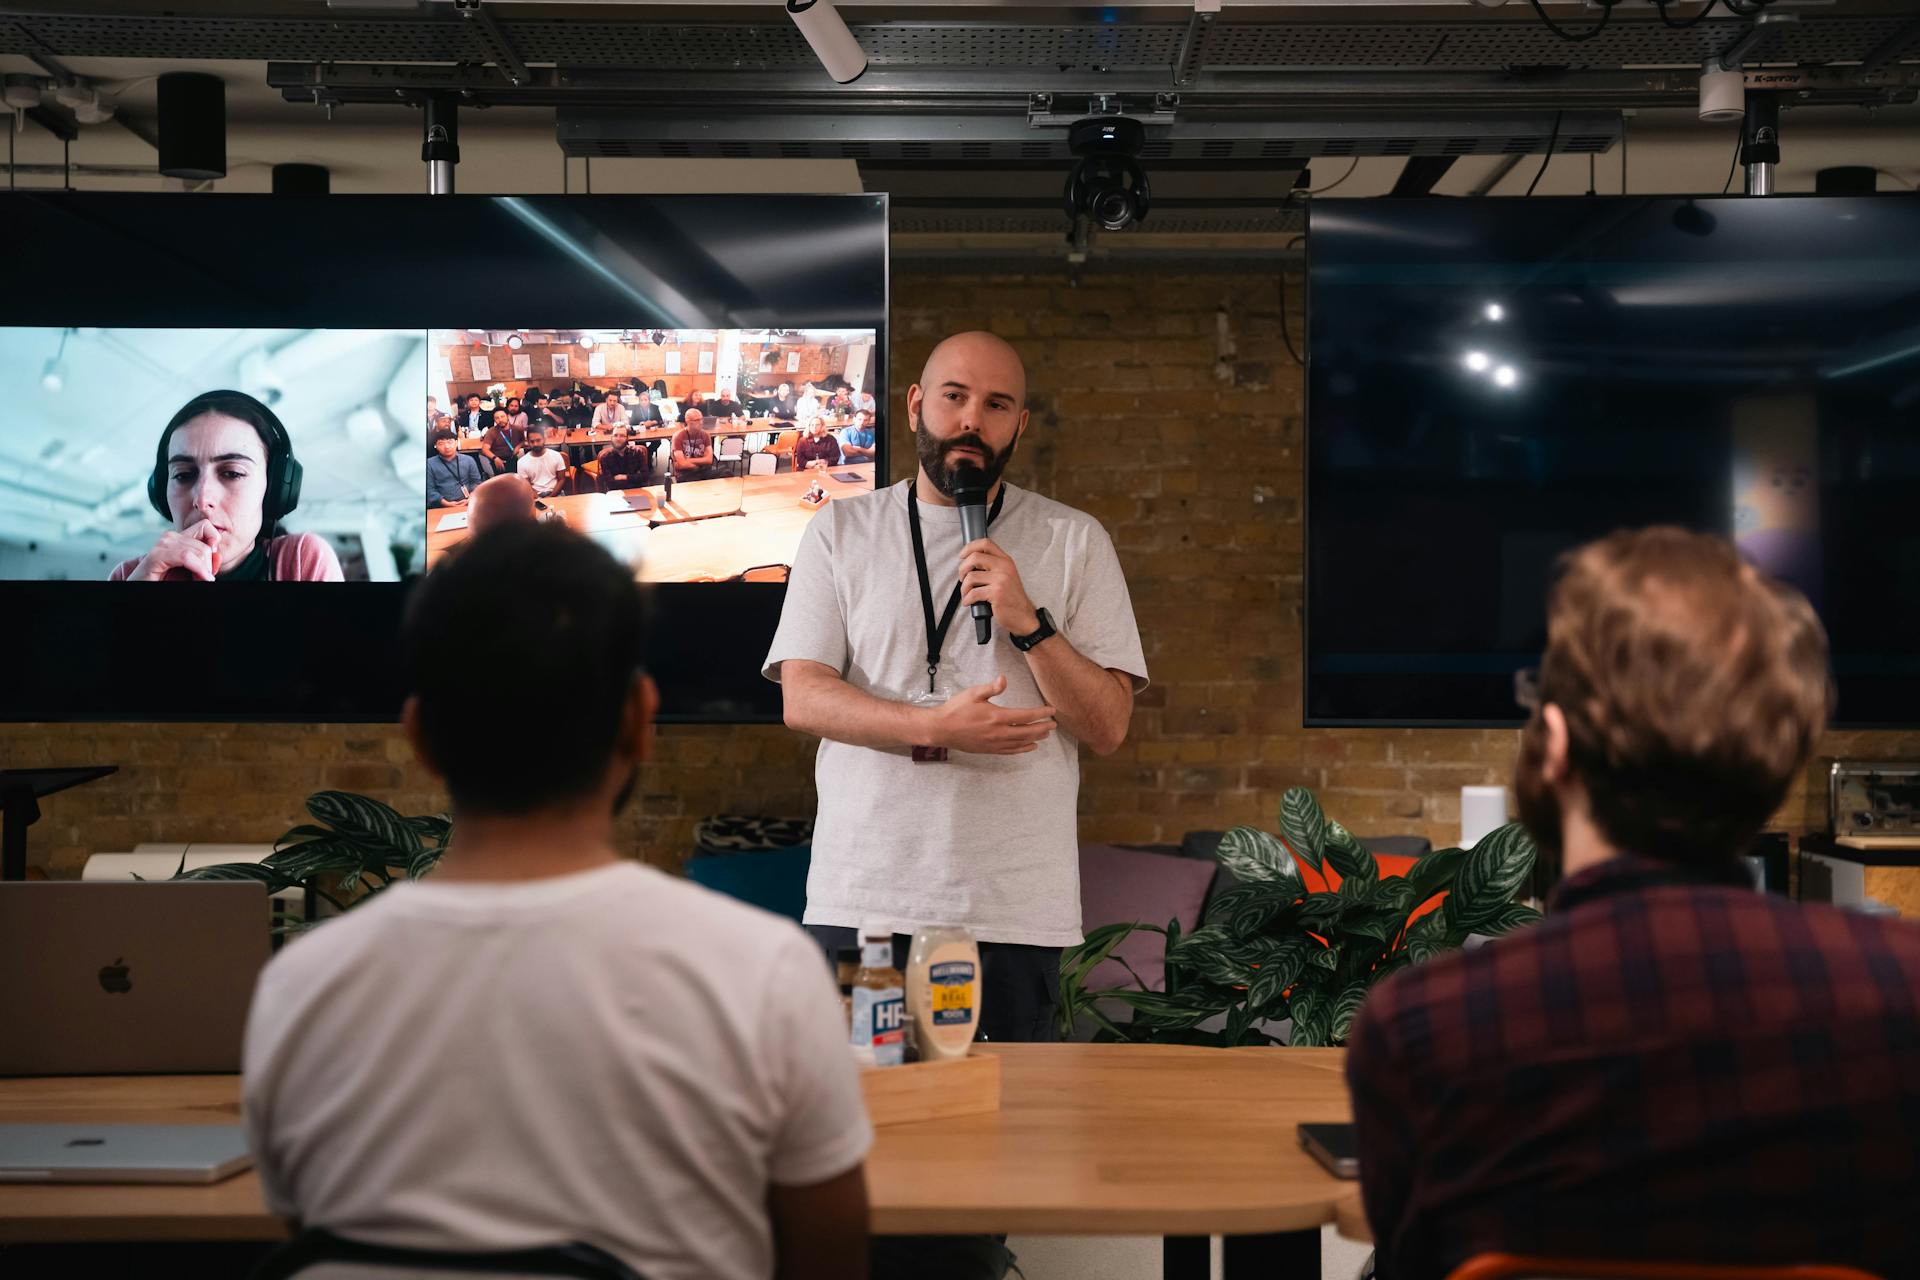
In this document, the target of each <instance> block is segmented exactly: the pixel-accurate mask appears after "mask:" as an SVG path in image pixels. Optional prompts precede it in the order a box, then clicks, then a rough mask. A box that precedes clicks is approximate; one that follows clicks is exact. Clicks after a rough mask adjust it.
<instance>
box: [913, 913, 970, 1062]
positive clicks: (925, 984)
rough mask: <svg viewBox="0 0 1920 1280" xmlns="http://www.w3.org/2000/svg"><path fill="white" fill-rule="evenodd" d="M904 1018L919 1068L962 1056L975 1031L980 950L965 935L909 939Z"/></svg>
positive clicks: (924, 934) (940, 933)
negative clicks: (909, 1026)
mask: <svg viewBox="0 0 1920 1280" xmlns="http://www.w3.org/2000/svg"><path fill="white" fill-rule="evenodd" d="M907 1016H908V1017H909V1018H910V1019H911V1020H912V1022H913V1038H914V1043H915V1044H916V1045H918V1046H919V1049H920V1061H922V1062H946V1061H950V1060H952V1059H954V1058H964V1057H966V1056H967V1048H968V1046H969V1045H971V1044H972V1043H973V1037H974V1033H975V1032H977V1031H978V1030H979V1029H980V947H979V945H978V944H977V943H975V942H974V940H973V935H972V934H971V933H968V932H967V931H966V930H965V929H961V928H957V927H953V926H944V927H933V928H927V929H922V930H921V931H920V932H918V933H916V934H914V935H913V949H912V950H911V951H909V952H908V953H907Z"/></svg>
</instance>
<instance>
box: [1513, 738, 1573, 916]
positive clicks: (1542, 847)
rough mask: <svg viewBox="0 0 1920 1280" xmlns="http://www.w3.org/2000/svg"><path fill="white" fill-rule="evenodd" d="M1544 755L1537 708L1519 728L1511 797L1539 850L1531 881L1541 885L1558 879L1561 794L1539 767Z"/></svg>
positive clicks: (1522, 822) (1544, 750)
mask: <svg viewBox="0 0 1920 1280" xmlns="http://www.w3.org/2000/svg"><path fill="white" fill-rule="evenodd" d="M1546 754H1547V726H1546V723H1545V722H1544V721H1543V720H1542V719H1541V718H1540V713H1539V712H1538V711H1536V712H1534V713H1533V719H1532V720H1530V721H1528V722H1527V727H1526V728H1524V729H1522V730H1521V731H1520V756H1519V759H1517V760H1516V761H1515V762H1514V766H1513V800H1514V805H1515V807H1516V808H1518V809H1519V811H1520V823H1521V825H1522V826H1524V827H1526V829H1527V833H1528V834H1529V835H1531V836H1532V837H1533V843H1534V846H1535V847H1536V848H1538V849H1539V851H1540V852H1539V856H1538V858H1537V859H1536V862H1535V865H1534V869H1533V883H1534V884H1535V885H1536V886H1540V887H1542V888H1544V887H1545V886H1548V885H1552V884H1554V883H1555V882H1557V881H1558V880H1559V879H1560V858H1561V852H1562V851H1561V848H1560V836H1561V831H1560V821H1561V817H1562V815H1561V812H1560V797H1559V796H1557V795H1555V794H1554V790H1553V788H1552V787H1551V786H1550V785H1548V783H1547V780H1546V778H1545V777H1543V776H1542V773H1541V769H1542V765H1543V764H1544V763H1545V760H1546Z"/></svg>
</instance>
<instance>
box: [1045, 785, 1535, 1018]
mask: <svg viewBox="0 0 1920 1280" xmlns="http://www.w3.org/2000/svg"><path fill="white" fill-rule="evenodd" d="M1218 856H1219V859H1220V862H1221V865H1223V866H1225V867H1226V868H1227V870H1229V871H1231V872H1233V874H1234V876H1235V877H1236V878H1237V879H1238V880H1239V881H1240V883H1239V884H1237V885H1235V886H1234V887H1233V888H1231V889H1228V890H1226V891H1225V892H1223V893H1221V894H1220V895H1219V896H1217V897H1216V898H1215V899H1214V900H1213V901H1212V902H1210V903H1209V904H1208V905H1207V910H1206V914H1205V916H1204V917H1203V918H1202V920H1201V922H1200V926H1199V927H1198V928H1196V929H1194V930H1193V931H1192V932H1191V933H1186V934H1182V933H1181V930H1180V922H1179V921H1178V920H1169V921H1168V922H1167V924H1166V927H1165V928H1162V927H1160V926H1158V925H1150V924H1132V923H1128V924H1110V925H1103V926H1101V927H1100V928H1097V929H1093V930H1091V931H1089V932H1088V934H1087V937H1086V941H1084V942H1082V943H1081V944H1080V945H1079V946H1077V947H1073V948H1070V949H1069V950H1068V951H1067V952H1066V954H1065V955H1064V956H1062V958H1061V964H1060V1004H1059V1018H1060V1028H1061V1032H1062V1034H1063V1035H1067V1036H1071V1035H1072V1034H1073V1029H1074V1027H1075V1025H1076V1023H1078V1022H1079V1020H1080V1019H1082V1018H1085V1019H1088V1020H1089V1021H1091V1022H1092V1023H1093V1024H1095V1026H1096V1027H1097V1033H1096V1037H1095V1038H1096V1039H1100V1040H1128V1041H1136V1042H1141V1041H1144V1042H1150V1043H1159V1044H1207V1045H1222V1046H1227V1045H1243V1044H1277V1043H1280V1041H1278V1040H1277V1039H1276V1038H1275V1037H1273V1036H1272V1035H1269V1034H1268V1033H1267V1032H1266V1031H1265V1030H1264V1025H1265V1024H1268V1023H1273V1022H1278V1021H1281V1020H1283V1019H1291V1020H1292V1022H1293V1028H1292V1031H1291V1033H1290V1034H1289V1036H1288V1037H1287V1041H1286V1043H1288V1044H1292V1045H1327V1044H1344V1043H1345V1042H1346V1037H1347V1032H1348V1029H1349V1028H1350V1027H1351V1026H1352V1025H1353V1018H1354V1014H1356V1013H1357V1012H1358V1011H1359V1009H1360V1005H1361V1003H1362V1001H1364V1000H1365V999H1366V995H1367V992H1368V990H1369V989H1371V988H1372V986H1373V984H1374V983H1376V982H1379V981H1380V980H1382V979H1383V978H1386V977H1388V976H1389V975H1391V974H1394V973H1398V972H1399V971H1400V970H1402V969H1404V968H1406V967H1408V966H1409V965H1413V964H1418V963H1419V962H1421V961H1423V960H1426V959H1429V958H1431V957H1432V956H1435V955H1437V954H1439V953H1440V952H1442V951H1445V950H1448V949H1450V948H1453V947H1458V946H1460V945H1461V944H1462V943H1463V942H1465V941H1466V939H1467V936H1468V935H1469V934H1474V933H1478V934H1487V935H1498V934H1503V933H1506V932H1508V931H1509V930H1512V929H1516V928H1519V927H1521V926H1522V925H1527V924H1531V923H1533V922H1534V921H1536V920H1538V919H1539V918H1540V913H1539V912H1538V911H1536V910H1534V909H1533V908H1532V907H1528V906H1524V905H1522V904H1520V903H1518V902H1515V901H1514V900H1513V899H1514V894H1515V893H1516V892H1517V891H1518V890H1519V888H1520V886H1521V885H1523V884H1525V883H1526V881H1527V876H1528V874H1529V873H1530V872H1531V871H1532V870H1533V861H1534V846H1533V840H1532V838H1531V837H1529V836H1528V835H1527V833H1526V830H1525V829H1524V828H1523V827H1521V826H1520V825H1519V824H1518V823H1510V824H1508V825H1507V826H1504V827H1501V828H1500V829H1499V830H1497V831H1493V832H1490V833H1489V834H1488V835H1487V836H1486V837H1485V838H1483V839H1482V840H1481V841H1480V842H1479V843H1478V844H1476V845H1474V846H1473V848H1472V849H1465V850H1463V849H1436V850H1433V851H1432V852H1430V853H1427V854H1425V855H1423V856H1422V857H1421V858H1420V859H1419V860H1418V861H1416V862H1415V863H1414V864H1413V866H1412V867H1410V868H1409V869H1408V870H1407V873H1406V874H1405V875H1403V876H1381V875H1380V874H1379V864H1378V863H1376V862H1375V861H1374V857H1373V854H1372V853H1370V852H1368V850H1367V848H1366V846H1365V845H1364V844H1362V843H1361V842H1360V840H1359V839H1358V838H1357V837H1355V836H1354V835H1353V834H1352V833H1351V832H1349V831H1348V830H1347V829H1346V828H1345V827H1343V826H1341V825H1340V824H1339V823H1338V822H1334V821H1332V820H1330V819H1329V818H1327V816H1326V815H1325V814H1324V813H1322V812H1321V809H1320V802H1319V801H1318V800H1316V799H1315V798H1314V795H1313V792H1311V791H1309V790H1308V789H1306V788H1305V787H1294V788H1292V789H1291V790H1289V791H1288V792H1287V793H1286V794H1285V795H1284V796H1283V797H1281V800H1280V835H1279V836H1274V835H1271V834H1269V833H1267V832H1265V831H1262V830H1260V829H1259V828H1257V827H1235V828H1234V829H1233V830H1232V831H1229V832H1228V833H1227V834H1226V837H1225V838H1224V839H1222V840H1221V842H1220V851H1219V855H1218ZM1296 859H1297V861H1296ZM1302 862H1304V863H1306V864H1307V865H1308V866H1310V867H1312V868H1313V869H1314V871H1316V872H1321V873H1322V875H1321V883H1322V884H1326V883H1329V881H1328V880H1327V879H1326V877H1325V875H1324V868H1325V867H1331V868H1332V869H1333V870H1334V871H1336V872H1338V873H1339V875H1340V877H1341V879H1340V885H1339V888H1338V889H1334V890H1331V891H1329V890H1325V889H1321V890H1314V889H1311V888H1309V887H1308V884H1307V881H1306V879H1305V878H1304V877H1303V876H1302V874H1301V871H1300V866H1299V864H1300V863H1302ZM1443 893H1444V894H1446V898H1445V900H1444V901H1443V902H1442V903H1441V904H1440V906H1439V908H1438V909H1437V910H1434V911H1431V912H1429V913H1427V914H1426V915H1423V916H1421V917H1420V918H1419V919H1418V920H1415V919H1414V918H1413V916H1414V913H1415V912H1416V911H1418V910H1419V909H1420V908H1421V907H1422V906H1424V905H1425V904H1427V903H1428V902H1430V901H1432V900H1433V899H1434V898H1435V897H1437V896H1438V895H1440V894H1443ZM1136 930H1145V931H1149V932H1153V933H1162V934H1165V935H1166V940H1167V949H1166V990H1164V991H1152V990H1149V989H1148V988H1147V985H1146V983H1144V982H1142V981H1141V980H1140V977H1139V975H1138V974H1136V973H1133V970H1132V968H1131V966H1126V965H1125V961H1124V960H1122V962H1121V963H1122V965H1123V967H1126V968H1127V972H1128V973H1129V974H1132V976H1133V979H1134V981H1133V985H1131V986H1124V987H1112V988H1107V989H1104V990H1088V989H1087V985H1086V984H1087V977H1088V975H1089V974H1091V973H1092V972H1093V969H1094V968H1095V966H1097V965H1098V964H1100V962H1101V961H1103V960H1105V959H1107V958H1108V957H1109V956H1111V955H1113V953H1114V948H1116V947H1117V946H1119V945H1120V943H1121V942H1122V941H1123V940H1124V939H1125V938H1127V937H1128V936H1129V935H1131V934H1132V933H1134V932H1135V931H1136ZM1103 1000H1112V1001H1118V1002H1119V1003H1121V1004H1123V1005H1126V1006H1128V1007H1130V1008H1131V1009H1132V1011H1133V1019H1132V1021H1130V1022H1116V1021H1114V1020H1113V1019H1111V1018H1109V1017H1108V1016H1107V1015H1106V1014H1105V1013H1103V1012H1102V1011H1101V1010H1100V1009H1099V1008H1097V1007H1096V1003H1097V1002H1099V1001H1103ZM1216 1015H1224V1019H1225V1021H1224V1025H1222V1026H1221V1028H1220V1029H1219V1030H1205V1031H1203V1030H1200V1029H1199V1026H1200V1024H1201V1023H1203V1022H1206V1021H1207V1020H1209V1019H1210V1018H1213V1017H1215V1016H1216Z"/></svg>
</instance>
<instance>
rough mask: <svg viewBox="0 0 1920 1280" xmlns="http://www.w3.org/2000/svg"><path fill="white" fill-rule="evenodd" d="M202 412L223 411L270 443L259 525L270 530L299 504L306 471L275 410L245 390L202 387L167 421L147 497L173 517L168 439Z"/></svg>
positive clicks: (163, 513) (164, 513) (166, 515)
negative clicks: (168, 476) (206, 388)
mask: <svg viewBox="0 0 1920 1280" xmlns="http://www.w3.org/2000/svg"><path fill="white" fill-rule="evenodd" d="M203 413H224V414H226V415H228V416H229V417H233V418H238V419H239V420H240V421H242V422H244V423H246V424H247V425H248V426H250V427H253V428H254V429H255V430H256V431H258V432H259V433H260V438H261V440H262V442H263V443H265V444H266V446H267V492H266V496H265V497H264V498H262V499H261V502H260V527H261V529H262V531H263V532H264V531H266V530H270V529H272V528H273V526H274V525H276V524H278V523H279V522H280V521H281V520H282V519H283V518H284V517H286V516H287V514H288V513H290V512H291V511H293V509H294V508H295V507H298V506H299V505H300V479H301V477H302V476H303V475H304V474H305V471H304V470H303V468H302V467H301V466H300V460H299V459H297V458H295V457H294V456H293V441H292V440H291V439H289V438H288V436H287V429H286V427H285V426H283V425H282V424H281V422H280V419H279V418H278V417H277V416H276V415H275V414H274V412H273V410H271V409H269V408H267V406H266V405H264V404H262V403H260V401H258V400H256V399H254V398H253V397H252V396H250V395H248V394H247V393H246V392H244V391H203V392H201V393H200V394H199V395H197V396H195V397H194V398H193V399H191V400H189V401H187V402H186V403H185V404H184V405H182V406H180V412H178V413H176V414H174V415H173V417H172V418H171V419H170V420H169V421H168V422H167V425H166V429H165V430H163V431H162V432H161V433H160V443H159V444H158V445H156V446H155V447H154V457H153V474H152V475H150V476H148V477H147V501H148V502H151V503H152V504H153V509H154V510H155V511H158V512H159V513H160V515H161V517H162V518H163V519H166V520H171V519H173V511H172V509H171V508H170V507H168V505H167V441H168V440H170V439H171V438H172V437H173V432H174V429H175V428H176V427H179V426H180V425H181V424H183V423H187V422H191V421H193V420H194V419H195V418H197V417H199V416H200V415H201V414H203Z"/></svg>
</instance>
